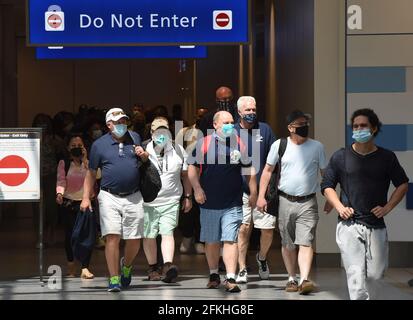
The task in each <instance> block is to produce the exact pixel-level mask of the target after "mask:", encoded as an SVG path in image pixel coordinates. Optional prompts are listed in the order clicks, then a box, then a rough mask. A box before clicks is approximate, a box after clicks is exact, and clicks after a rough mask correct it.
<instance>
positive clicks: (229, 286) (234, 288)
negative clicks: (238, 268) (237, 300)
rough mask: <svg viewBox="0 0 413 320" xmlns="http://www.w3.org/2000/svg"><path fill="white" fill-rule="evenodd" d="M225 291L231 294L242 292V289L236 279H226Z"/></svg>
mask: <svg viewBox="0 0 413 320" xmlns="http://www.w3.org/2000/svg"><path fill="white" fill-rule="evenodd" d="M225 290H226V291H228V292H231V293H235V292H240V291H241V288H240V287H239V286H238V285H237V282H236V281H235V279H232V278H230V279H226V280H225Z"/></svg>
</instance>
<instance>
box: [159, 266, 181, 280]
mask: <svg viewBox="0 0 413 320" xmlns="http://www.w3.org/2000/svg"><path fill="white" fill-rule="evenodd" d="M163 274H164V277H163V278H162V281H163V282H165V283H174V282H176V279H177V278H178V268H177V267H176V266H174V265H173V264H171V263H170V262H169V263H165V264H164V267H163Z"/></svg>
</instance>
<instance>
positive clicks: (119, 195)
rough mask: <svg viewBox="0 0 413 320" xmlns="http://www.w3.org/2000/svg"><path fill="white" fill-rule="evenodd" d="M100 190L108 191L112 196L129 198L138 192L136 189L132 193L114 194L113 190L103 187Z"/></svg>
mask: <svg viewBox="0 0 413 320" xmlns="http://www.w3.org/2000/svg"><path fill="white" fill-rule="evenodd" d="M100 190H103V191H106V192H108V193H110V194H113V195H114V196H117V197H127V196H130V195H131V194H134V193H135V192H136V191H138V189H136V190H134V191H132V192H113V190H111V189H109V188H104V187H101V188H100Z"/></svg>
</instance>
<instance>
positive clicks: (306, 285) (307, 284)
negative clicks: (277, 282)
mask: <svg viewBox="0 0 413 320" xmlns="http://www.w3.org/2000/svg"><path fill="white" fill-rule="evenodd" d="M313 291H314V284H313V282H312V281H310V280H304V281H303V283H302V284H300V285H299V286H298V293H299V294H302V295H306V294H309V293H311V292H313Z"/></svg>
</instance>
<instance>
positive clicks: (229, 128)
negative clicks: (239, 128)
mask: <svg viewBox="0 0 413 320" xmlns="http://www.w3.org/2000/svg"><path fill="white" fill-rule="evenodd" d="M233 133H234V125H233V124H232V123H227V124H224V125H223V126H222V134H223V136H224V137H226V138H228V137H230V136H231V135H232V134H233Z"/></svg>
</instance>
